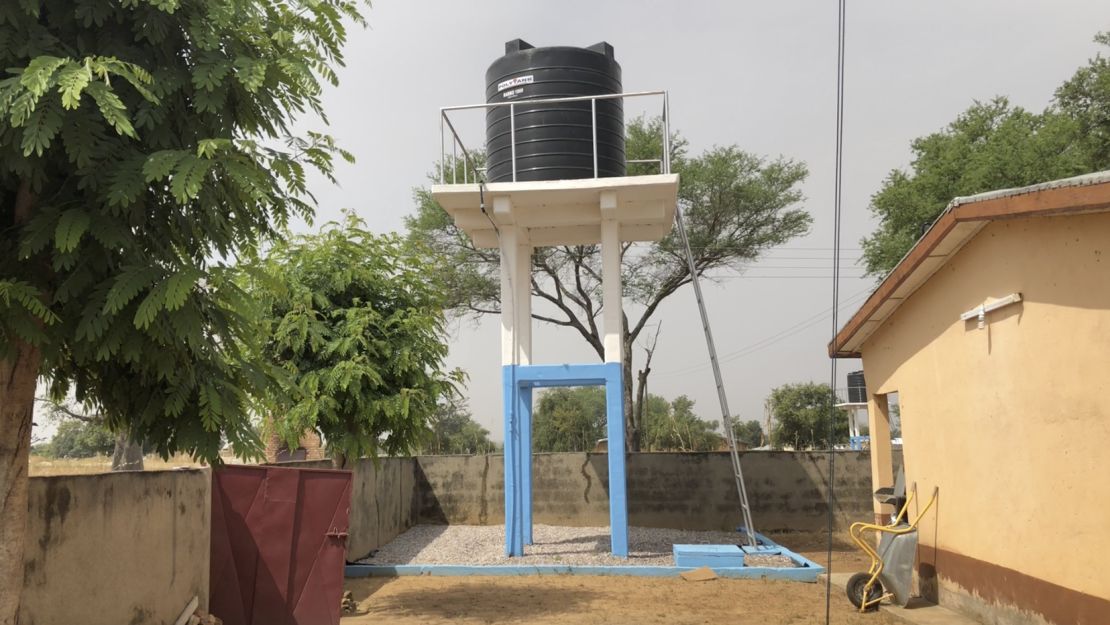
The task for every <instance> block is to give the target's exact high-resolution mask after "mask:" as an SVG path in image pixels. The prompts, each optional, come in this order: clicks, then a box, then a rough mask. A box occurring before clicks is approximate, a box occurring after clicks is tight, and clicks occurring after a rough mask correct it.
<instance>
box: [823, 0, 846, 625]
mask: <svg viewBox="0 0 1110 625" xmlns="http://www.w3.org/2000/svg"><path fill="white" fill-rule="evenodd" d="M846 13H847V0H839V1H838V2H837V21H836V35H837V39H836V157H835V162H836V169H835V172H834V177H835V180H836V182H835V185H834V190H833V193H834V196H835V197H834V198H833V241H832V252H833V263H832V265H833V270H832V273H833V275H832V339H831V340H832V341H834V342H835V341H836V334H837V332H838V331H839V330H840V314H839V311H840V221H841V220H840V215H841V195H842V191H843V189H844V184H843V179H844V31H845V27H844V25H845V21H846ZM836 364H837V359H836V358H832V357H830V358H829V392H830V393H831V394H832V395H833V398H832V399H833V401H831V402H830V408H829V431H828V436H827V441H828V445H829V452H828V454H829V467H828V484H829V491H828V502H827V505H826V506H825V507H826V512H827V517H826V519H825V522H826V525H827V527H826V530H827V532H828V544H827V545H826V554H825V625H831V622H832V573H833V568H832V550H833V534H832V532H833V510H834V509H835V504H836V486H835V485H836V479H835V478H836V452H835V450H834V448H833V447H834V445H833V441H834V440H835V433H836V418H837V414H836V413H837V409H836V408H834V407H832V406H833V404H835V403H836V401H835V395H836V391H835V390H833V389H835V388H836Z"/></svg>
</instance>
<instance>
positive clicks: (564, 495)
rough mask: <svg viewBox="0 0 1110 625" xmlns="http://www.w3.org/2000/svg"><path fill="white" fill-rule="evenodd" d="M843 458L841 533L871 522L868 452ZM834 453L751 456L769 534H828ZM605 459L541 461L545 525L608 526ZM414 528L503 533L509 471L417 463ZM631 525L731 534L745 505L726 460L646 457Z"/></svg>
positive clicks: (747, 466)
mask: <svg viewBox="0 0 1110 625" xmlns="http://www.w3.org/2000/svg"><path fill="white" fill-rule="evenodd" d="M833 453H836V462H835V464H836V469H835V486H836V496H837V499H836V503H835V506H834V519H835V522H836V525H837V527H838V528H839V529H841V530H846V529H847V527H848V525H849V524H851V523H852V522H853V521H859V520H869V519H870V518H871V517H872V506H871V493H872V490H873V489H872V486H871V466H870V460H869V456H868V454H867V453H866V452H863V453H861V452H833ZM828 459H829V456H828V453H825V452H747V453H744V454H742V455H741V467H742V469H743V471H744V476H745V480H746V484H747V489H748V498H749V501H750V502H751V505H752V516H753V520H754V521H755V523H756V527H757V529H759V530H760V531H777V530H795V531H820V530H823V529H824V528H825V526H826V514H827V510H828V508H827V501H828V492H829V489H828V475H827V474H828ZM606 460H607V457H606V454H604V453H555V454H536V455H535V459H534V468H533V479H534V480H535V482H534V487H533V488H534V492H533V510H534V511H533V514H534V519H535V522H536V523H544V524H553V525H577V526H606V525H608V523H609V508H608V506H609V502H608V491H607V489H606V483H607V481H608V477H609V476H608V465H607V462H606ZM414 469H415V471H416V477H415V486H416V491H415V492H414V494H413V497H414V502H415V503H414V504H413V510H412V513H413V515H414V517H413V523H458V524H479V525H485V524H500V523H502V522H503V519H504V514H505V513H504V491H503V483H504V462H503V459H502V457H501V456H500V455H491V456H423V457H418V458H416V459H415V466H414ZM628 507H629V523H630V524H631V525H637V526H644V527H668V528H676V529H699V530H729V529H733V528H735V527H736V525H737V523H738V519H739V504H738V498H737V495H736V485H735V482H734V480H733V478H732V464H731V461H730V459H729V457H728V453H726V452H709V453H639V454H630V455H629V460H628Z"/></svg>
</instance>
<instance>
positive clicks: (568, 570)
mask: <svg viewBox="0 0 1110 625" xmlns="http://www.w3.org/2000/svg"><path fill="white" fill-rule="evenodd" d="M756 537H757V538H758V539H759V542H760V544H761V545H765V546H768V547H769V546H772V545H773V546H774V547H776V548H777V549H780V550H781V551H780V553H781V555H784V556H786V557H788V558H790V559H791V560H793V561H794V562H795V563H796V564H797V565H798V566H797V567H793V568H779V567H769V566H743V567H713V572H714V573H716V574H717V575H718V576H719V577H724V578H728V579H783V580H790V581H796V582H816V581H817V577H818V576H819V575H821V574H822V573H824V572H825V567H823V566H821V565H820V564H817V563H816V562H814V561H812V560H810V559H808V558H806V557H804V556H801V555H799V554H796V553H794V552H793V551H790V550H789V549H787V548H786V547H783V546H781V545H778V544H776V543H775V542H773V541H771V540H770V539H768V538H766V537H765V536H763V535H761V534H758V533H757V534H756ZM693 570H695V567H680V566H592V565H573V564H487V565H466V564H348V565H347V568H346V569H345V570H344V574H345V575H346V576H347V577H408V576H414V575H433V576H442V577H460V576H466V575H490V576H495V577H510V576H518V575H599V576H616V577H678V575H679V574H680V573H682V572H684V571H693Z"/></svg>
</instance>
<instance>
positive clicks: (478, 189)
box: [432, 39, 678, 557]
mask: <svg viewBox="0 0 1110 625" xmlns="http://www.w3.org/2000/svg"><path fill="white" fill-rule="evenodd" d="M620 69H621V68H620V65H619V64H618V63H617V61H616V59H615V57H614V54H613V48H612V46H610V45H609V44H607V43H599V44H596V45H594V46H590V47H588V48H575V47H546V48H535V47H533V46H531V45H529V44H528V43H526V42H524V41H521V40H519V39H517V40H514V41H510V42H508V43H507V44H506V45H505V55H504V56H503V57H501V58H499V59H497V60H496V61H494V63H493V64H492V65H491V66H490V68H489V70H488V71H487V73H486V102H485V103H482V104H474V105H466V106H451V107H444V108H443V109H441V110H440V114H441V117H440V119H441V138H442V141H443V143H442V145H441V155H443V158H442V159H441V168H440V184H437V185H434V186H433V188H432V195H433V197H434V198H435V199H436V201H437V202H439V204H440V205H441V206H442V207H443V208H444V210H446V211H447V213H448V214H449V215H450V216H451V217H452V218H453V219H454V221H455V224H456V225H457V226H458V227H459V228H460V229H461V230H462V231H463V232H465V234H466V235H467V236H469V237H470V238H471V240H472V241H473V243H474V245H475V246H477V247H481V248H497V249H499V250H500V260H501V290H500V298H501V363H502V367H501V382H502V386H503V395H502V396H503V401H504V427H505V429H504V440H505V553H506V555H509V556H521V555H523V554H524V546H525V545H527V544H531V542H532V397H533V390H534V389H537V388H545V387H556V386H591V385H597V386H603V387H604V388H605V398H606V421H607V426H606V431H607V435H608V474H609V475H608V493H609V525H610V538H611V550H612V553H613V555H616V556H620V557H627V555H628V505H627V492H626V479H625V423H624V392H623V391H624V389H623V384H624V376H623V370H624V367H626V366H627V363H625V362H623V350H622V345H621V341H622V337H623V335H624V330H623V327H622V323H623V315H622V306H621V288H622V287H621V257H622V249H623V246H624V245H625V244H627V243H629V242H636V241H655V240H659V239H660V238H662V237H664V236H665V235H667V233H668V232H670V230H671V227H672V224H674V220H675V206H676V201H677V193H678V176H677V175H676V174H672V173H671V172H670V161H669V158H668V157H669V153H670V149H669V123H668V111H667V98H666V93H665V92H663V91H646V92H635V93H625V92H623V91H622V87H621V71H620ZM631 98H654V99H655V100H656V101H657V102H658V103H659V105H660V109H659V110H660V114H661V115H662V121H663V124H662V137H661V144H662V149H661V152H660V154H659V156H658V160H656V159H649V160H650V162H651V163H657V172H658V173H651V174H648V175H632V176H630V175H626V172H627V168H626V162H627V160H626V155H625V146H624V139H625V137H624V103H625V101H627V100H629V99H631ZM466 111H471V112H474V111H484V112H485V127H486V143H485V158H484V163H485V166H483V165H482V163H483V159H481V158H477V153H476V152H475V151H473V150H468V149H467V148H466V147H465V146H464V145H463V142H462V140H461V138H460V137H459V135H458V132H456V126H455V124H454V122H453V121H452V116H453V115H460V114H463V113H464V112H466ZM446 141H450V142H451V147H450V149H447V146H446ZM637 162H641V163H642V162H644V161H637ZM563 245H571V246H576V245H597V246H599V248H600V255H601V284H602V306H601V314H600V316H601V325H602V328H603V333H604V348H605V349H604V352H605V357H604V362H590V363H543V364H541V362H540V359H538V358H536V357H535V356H534V355H533V353H532V301H531V300H532V269H533V267H532V256H533V250H534V249H535V248H539V247H544V246H563ZM478 379H481V378H480V377H479V378H478Z"/></svg>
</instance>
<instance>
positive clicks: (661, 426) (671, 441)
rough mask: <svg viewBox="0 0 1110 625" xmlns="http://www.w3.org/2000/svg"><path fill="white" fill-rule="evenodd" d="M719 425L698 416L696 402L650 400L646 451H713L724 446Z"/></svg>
mask: <svg viewBox="0 0 1110 625" xmlns="http://www.w3.org/2000/svg"><path fill="white" fill-rule="evenodd" d="M717 425H718V424H717V422H716V421H705V420H704V419H701V418H699V417H698V416H697V415H696V414H694V401H693V400H692V399H690V398H689V397H687V396H685V395H680V396H678V397H677V398H675V400H674V401H672V402H670V403H667V400H665V399H663V398H662V397H659V396H657V395H650V396H649V397H648V399H647V406H646V411H645V413H644V441H643V444H644V447H645V448H646V449H647V450H648V451H713V450H715V449H718V448H719V447H720V446H721V443H722V442H723V440H724V439H723V438H721V435H720V434H717Z"/></svg>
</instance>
